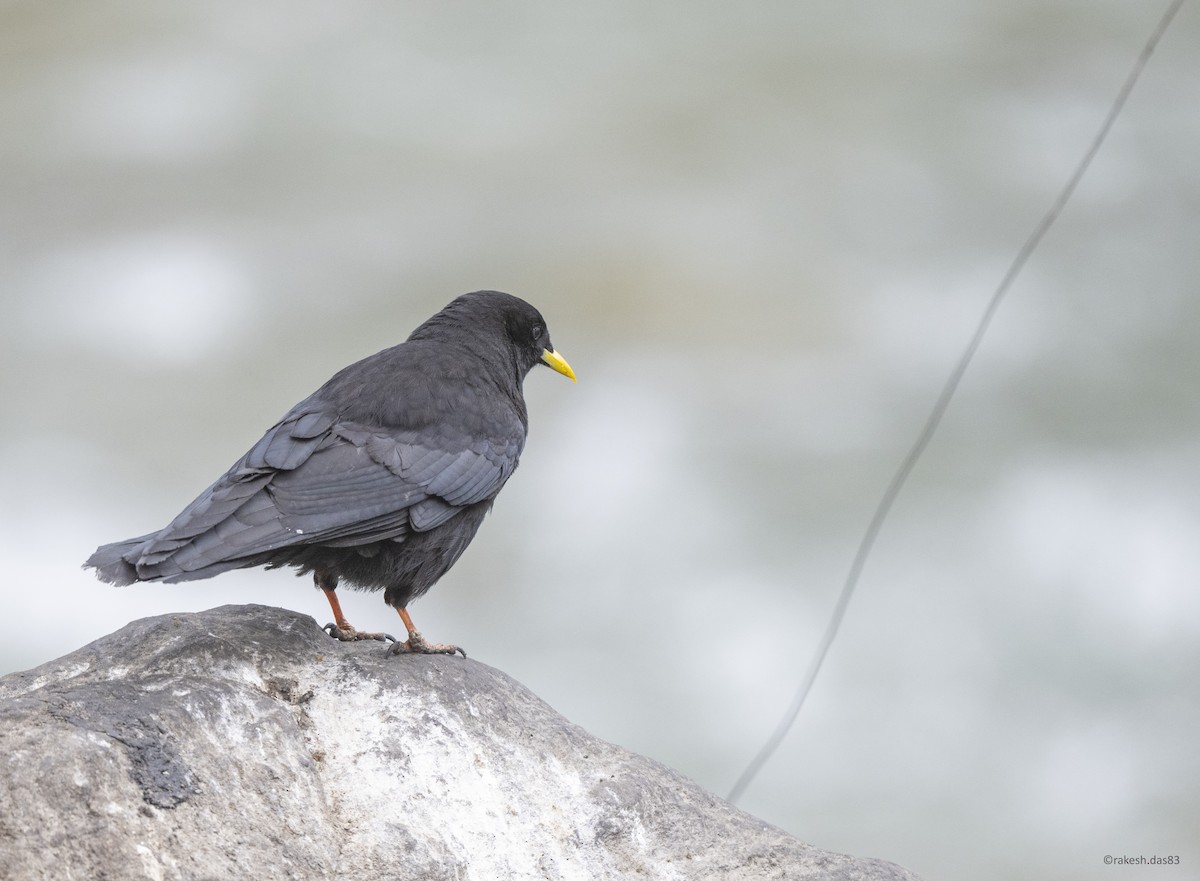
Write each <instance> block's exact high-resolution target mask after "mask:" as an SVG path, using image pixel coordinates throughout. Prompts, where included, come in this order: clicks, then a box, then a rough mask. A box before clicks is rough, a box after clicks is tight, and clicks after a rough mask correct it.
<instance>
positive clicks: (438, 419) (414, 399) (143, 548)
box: [84, 291, 575, 658]
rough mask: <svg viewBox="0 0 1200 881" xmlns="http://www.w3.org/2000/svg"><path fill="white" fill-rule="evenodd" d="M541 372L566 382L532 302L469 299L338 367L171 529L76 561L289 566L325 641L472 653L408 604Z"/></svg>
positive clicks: (129, 568)
mask: <svg viewBox="0 0 1200 881" xmlns="http://www.w3.org/2000/svg"><path fill="white" fill-rule="evenodd" d="M538 365H545V366H548V367H550V368H551V369H552V370H554V371H556V372H558V373H560V374H562V375H563V376H566V377H567V378H569V379H570V380H572V381H573V382H574V381H575V372H574V371H573V370H572V369H571V366H570V364H568V363H567V361H566V359H564V358H563V357H562V355H560V354H559V353H558V352H557V351H556V350H555V348H554V346H553V345H552V344H551V342H550V333H549V330H548V329H547V326H546V322H545V320H544V319H543V318H542V316H541V313H539V312H538V310H537V309H535V308H534V307H533V306H531V305H530V304H529V303H527V302H525V301H524V300H522V299H520V298H518V297H515V296H513V295H511V294H506V293H503V292H500V291H475V292H473V293H468V294H463V295H461V296H459V297H457V298H456V299H454V300H453V301H451V302H450V303H449V305H447V306H446V307H445V308H444V309H442V310H441V311H440V312H438V313H437V314H436V315H434V316H433V317H432V318H430V319H429V320H428V321H426V322H424V323H423V324H421V325H420V326H419V327H417V329H416V330H414V331H413V332H412V333H411V334H410V335H409V337H408V339H407V340H405V341H404V342H403V343H400V344H399V345H396V346H392V347H391V348H387V349H384V350H383V351H381V352H377V353H376V354H374V355H371V356H369V357H367V358H364V359H363V360H361V361H357V362H355V363H354V364H351V365H350V366H348V367H345V368H343V369H342V370H340V371H338V372H337V373H335V374H334V375H333V377H332V378H330V379H329V381H328V382H326V383H325V384H324V385H322V386H321V387H320V388H319V389H317V390H316V391H315V392H313V393H312V394H311V395H309V396H308V397H307V398H305V399H304V400H303V401H301V402H300V403H298V404H296V406H294V407H292V408H291V410H289V411H288V412H287V414H286V415H285V416H284V417H283V418H282V419H280V420H279V421H278V422H276V423H275V424H274V425H273V426H271V427H270V428H269V429H267V431H266V433H265V434H264V435H263V436H262V438H261V439H260V440H259V441H258V442H257V443H256V444H254V446H252V447H251V448H250V450H249V451H248V452H247V453H246V454H245V455H244V456H242V457H241V458H240V459H238V460H237V461H236V462H235V463H234V464H233V466H232V467H230V469H229V470H228V471H226V472H225V473H224V474H223V475H222V476H221V477H219V478H218V479H217V480H216V482H214V483H213V484H212V485H211V486H210V487H209V488H208V489H206V490H204V492H202V493H200V495H199V496H197V497H196V499H195V500H194V501H192V503H191V504H189V505H188V506H187V507H186V508H184V509H183V511H182V512H180V514H179V515H178V516H177V517H176V518H175V519H174V520H172V521H171V522H170V523H169V524H167V526H165V527H163V528H162V529H160V530H158V531H157V532H152V533H149V534H147V535H142V536H139V537H137V538H131V539H127V540H125V541H119V542H114V543H112V544H106V545H102V546H101V547H99V548H97V549H96V552H95V553H93V554H92V555H91V557H89V558H88V560H87V562H86V563H84V568H85V569H93V570H95V574H96V576H97V577H98V578H99V579H100V580H101V581H104V582H108V583H110V584H115V585H129V584H133V583H135V582H167V583H171V582H179V581H192V580H196V579H202V578H211V577H212V576H214V575H219V574H220V573H222V572H227V571H229V570H231V569H243V568H248V567H256V566H263V567H266V568H268V569H274V568H279V567H293V568H295V569H296V570H297V572H296V574H297V575H308V574H311V575H312V577H313V582H314V584H315V585H316V587H318V588H320V589H321V590H322V591H323V592H324V594H325V598H326V599H327V600H328V601H329V606H330V609H331V610H332V612H333V622H332V623H330V624H328V625H326V627H325V628H324V629H325V630H326V632H328V633H329V635H330V636H332V637H334V638H336V639H339V640H343V641H356V640H364V639H371V640H380V641H384V640H390V641H391V643H392V644H391V645H390V646H389V649H388V651H389V654H400V653H418V654H450V655H453V654H455V653H458V654H461V655H462V656H463V657H464V658H465V657H466V652H465V651H464V650H463V649H462V648H460V647H459V646H456V645H452V644H443V643H433V642H428V641H426V640H425V638H424V637H423V636H422V635H421V633H420V632H419V631H418V630H417V628H416V627H415V625H414V624H413V621H412V617H411V615H410V614H409V612H408V606H409V604H410V603H412V602H413V601H414V600H415V599H417V598H418V597H420V596H422V595H423V594H425V593H426V592H427V591H428V590H429V589H430V588H431V587H432V586H433V585H434V584H435V583H436V582H437V581H438V579H440V578H441V577H442V576H443V575H445V574H446V572H447V571H448V570H449V569H450V568H451V567H452V566H453V565H454V564H455V562H457V561H458V559H459V557H460V556H461V555H462V553H463V551H465V550H466V548H467V545H469V544H470V543H471V540H472V539H473V538H474V537H475V533H476V531H477V530H478V529H479V527H480V524H481V523H482V522H483V519H484V517H485V515H486V514H487V513H488V511H489V510H490V509H491V507H492V503H493V502H494V501H495V499H496V495H497V494H498V493H499V492H500V490H501V488H503V486H504V484H505V483H506V482H507V481H508V479H509V478H510V477H511V476H512V474H513V471H514V470H515V469H516V467H517V463H518V461H519V459H520V457H521V452H522V450H523V449H524V447H525V438H526V434H527V431H528V427H529V417H528V413H527V411H526V406H525V398H524V392H523V383H524V380H525V377H526V376H527V375H528V373H529V372H530V371H531V370H532V369H533V368H534V367H535V366H538ZM343 583H344V584H347V585H349V586H351V587H353V588H356V589H359V590H368V591H378V590H382V591H383V599H384V601H385V602H386V603H387V604H388V605H389V606H392V607H393V608H394V609H396V611H397V612H398V613H399V615H400V619H401V621H402V622H403V625H404V627H405V629H406V630H407V632H408V638H407V639H406V640H404V641H403V642H401V641H399V640H397V639H395V638H394V637H392V636H390V635H389V634H387V633H384V632H367V631H360V630H357V629H355V628H354V627H353V626H352V625H351V624H350V623H349V622H348V621H347V620H346V617H345V615H344V614H343V613H342V609H341V605H340V603H339V601H338V596H337V588H338V586H339V584H343Z"/></svg>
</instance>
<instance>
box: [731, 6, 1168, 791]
mask: <svg viewBox="0 0 1200 881" xmlns="http://www.w3.org/2000/svg"><path fill="white" fill-rule="evenodd" d="M1182 5H1183V0H1172V2H1171V4H1170V6H1168V7H1167V11H1166V13H1165V14H1164V15H1163V17H1162V19H1161V21H1159V23H1158V26H1157V27H1156V28H1155V29H1154V32H1153V33H1152V34H1151V35H1150V39H1149V40H1147V41H1146V45H1145V46H1144V47H1143V48H1142V51H1141V54H1140V55H1138V58H1137V61H1135V62H1134V65H1133V69H1132V70H1131V71H1130V73H1129V76H1127V77H1126V78H1125V82H1124V83H1123V84H1122V86H1121V89H1120V91H1119V92H1117V97H1116V99H1115V100H1114V101H1113V103H1112V107H1111V108H1109V111H1108V115H1107V116H1106V117H1105V119H1104V122H1103V124H1102V125H1101V126H1100V130H1099V132H1097V134H1096V137H1095V138H1094V139H1093V140H1092V143H1091V146H1090V147H1088V149H1087V152H1086V153H1085V154H1084V156H1083V158H1082V159H1081V160H1080V161H1079V164H1078V166H1076V168H1075V171H1074V173H1073V174H1072V175H1071V178H1070V180H1068V181H1067V184H1066V186H1065V187H1063V189H1062V192H1061V193H1059V195H1058V198H1057V199H1055V200H1054V202H1053V204H1052V205H1051V206H1050V208H1049V210H1047V211H1046V213H1045V214H1044V215H1043V216H1042V219H1041V220H1040V221H1039V222H1038V225H1037V226H1036V227H1035V228H1034V230H1033V233H1032V234H1030V236H1029V238H1027V239H1026V240H1025V243H1024V244H1023V245H1022V246H1021V249H1020V250H1019V251H1018V252H1017V255H1016V257H1014V258H1013V261H1012V263H1011V264H1010V265H1009V267H1008V271H1007V272H1005V273H1004V277H1003V278H1002V279H1001V280H1000V284H999V285H997V286H996V290H995V292H994V293H993V294H992V298H991V300H990V301H988V304H987V308H986V309H984V311H983V316H982V317H981V318H980V319H979V324H978V325H977V326H976V328H975V333H974V334H972V336H971V340H970V342H969V343H967V348H966V351H964V352H963V354H962V357H960V358H959V359H958V363H957V364H956V365H955V366H954V369H953V370H952V371H950V376H949V378H947V380H946V383H945V385H943V386H942V391H941V394H939V395H938V397H937V400H936V401H935V402H934V405H933V410H932V411H930V413H929V416H928V418H926V420H925V424H924V425H923V426H922V428H921V431H920V434H919V435H918V436H917V440H916V442H915V443H914V444H913V445H912V448H911V449H910V450H909V451H908V455H906V456H905V457H904V460H903V461H902V462H901V463H900V467H899V468H897V469H896V473H895V474H894V475H893V477H892V479H891V482H890V483H888V485H887V489H885V490H884V492H883V497H882V498H880V500H879V504H878V506H876V508H875V513H874V514H873V515H872V516H871V521H870V523H868V524H867V529H866V532H864V533H863V537H862V540H861V541H860V542H859V545H858V550H857V551H855V554H854V560H853V562H851V564H850V571H849V572H848V573H847V574H846V581H845V583H844V584H843V585H842V591H841V593H840V594H839V595H838V600H837V604H836V605H835V606H834V608H833V615H832V617H831V618H830V619H829V624H828V625H827V626H826V628H825V633H824V635H823V636H822V637H821V643H820V645H818V646H817V651H816V654H815V655H814V656H813V659H812V661H811V662H810V663H809V667H808V671H807V672H806V673H805V674H804V679H803V680H802V681H801V683H800V688H799V689H798V690H797V691H796V696H795V697H794V698H793V699H792V703H791V706H789V707H788V709H787V712H785V713H784V714H783V718H782V719H781V720H780V722H779V724H778V725H777V726H776V728H775V730H774V731H773V732H772V733H771V736H770V737H769V738H767V742H766V743H765V744H763V747H762V749H760V750H759V751H758V754H757V755H756V756H755V757H754V758H753V759H752V760H751V761H750V764H749V765H747V766H746V769H745V770H744V771H742V775H741V776H740V777H738V780H737V783H735V784H734V785H733V789H731V790H730V792H729V801H730V802H733V803H736V802H737V800H738V799H739V798H741V796H742V794H743V793H745V791H746V788H747V787H748V786H749V785H750V783H751V782H752V781H753V780H754V778H755V776H757V774H758V772H759V771H760V770H762V767H763V765H765V764H766V763H767V761H768V760H769V759H770V758H771V756H772V755H774V753H775V750H777V749H778V748H779V744H780V743H782V742H783V738H784V737H786V736H787V733H788V731H789V730H790V729H791V727H792V724H793V723H794V722H795V721H796V717H797V716H799V715H800V708H801V707H803V706H804V701H805V699H807V697H808V693H809V692H810V691H811V690H812V686H813V683H814V682H815V681H816V679H817V674H818V673H819V672H820V670H821V665H822V664H823V663H824V661H825V656H826V655H827V654H829V649H830V646H832V645H833V640H834V637H836V636H837V632H838V628H839V627H840V626H841V623H842V619H843V618H844V617H845V615H846V608H847V607H848V606H849V605H850V598H851V597H852V596H853V595H854V589H855V588H856V587H857V586H858V580H859V576H860V575H861V574H862V570H863V566H864V565H866V562H867V557H868V556H870V553H871V549H872V547H874V545H875V539H876V537H877V536H878V535H879V530H880V528H881V527H882V526H883V523H884V521H885V520H887V517H888V514H889V513H890V512H891V510H892V505H893V503H894V502H895V501H896V497H897V496H899V495H900V490H901V489H903V488H904V484H905V482H906V481H907V480H908V477H909V475H910V474H911V473H912V470H913V468H914V467H916V464H917V461H918V460H919V459H920V458H921V455H922V454H923V453H924V452H925V448H926V447H927V446H929V442H930V440H931V439H932V438H933V435H934V432H936V431H937V428H938V425H940V424H941V421H942V417H943V416H944V415H945V414H946V409H947V408H948V407H949V406H950V400H951V398H953V397H954V393H955V391H957V390H958V385H959V383H960V382H961V381H962V378H963V374H965V373H966V372H967V367H968V366H970V364H971V360H972V359H973V358H974V357H975V353H976V351H978V349H979V345H980V343H982V342H983V337H984V334H986V333H987V330H988V326H989V325H990V324H991V323H992V318H993V317H994V316H995V314H996V310H997V309H998V308H999V306H1000V301H1001V300H1003V299H1004V295H1005V294H1007V293H1008V289H1009V288H1010V287H1012V284H1013V282H1014V281H1015V280H1016V278H1017V276H1018V275H1020V273H1021V270H1022V269H1024V268H1025V264H1026V262H1027V261H1028V260H1029V257H1030V256H1031V255H1032V254H1033V252H1034V251H1035V250H1036V249H1037V246H1038V245H1039V244H1041V241H1042V239H1043V237H1045V235H1046V233H1047V232H1048V231H1049V229H1050V227H1051V226H1053V225H1054V222H1055V221H1056V220H1058V216H1059V215H1060V214H1061V213H1062V211H1063V208H1065V207H1066V204H1067V202H1068V201H1070V199H1071V196H1072V195H1073V194H1074V192H1075V188H1076V187H1078V186H1079V182H1080V181H1081V180H1082V179H1083V176H1084V174H1085V173H1086V172H1087V170H1088V167H1089V166H1090V165H1091V164H1092V160H1093V159H1095V158H1096V154H1097V153H1098V152H1099V151H1100V146H1101V145H1102V144H1103V143H1104V140H1105V138H1107V137H1108V133H1109V130H1110V129H1112V127H1113V123H1114V122H1116V120H1117V117H1118V116H1119V115H1120V114H1121V110H1122V108H1123V107H1124V106H1125V101H1126V99H1128V97H1129V94H1130V92H1132V91H1133V87H1134V84H1135V83H1137V81H1138V78H1139V77H1140V76H1141V75H1142V71H1143V69H1144V68H1145V67H1146V63H1147V62H1148V61H1149V60H1150V56H1151V55H1153V54H1154V50H1155V48H1157V46H1158V43H1159V41H1160V40H1161V39H1162V36H1163V34H1165V33H1166V32H1167V28H1168V27H1170V25H1171V21H1172V20H1173V19H1174V18H1175V13H1177V12H1178V11H1179V8H1180V7H1181V6H1182Z"/></svg>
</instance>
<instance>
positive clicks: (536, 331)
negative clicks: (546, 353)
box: [529, 324, 546, 342]
mask: <svg viewBox="0 0 1200 881" xmlns="http://www.w3.org/2000/svg"><path fill="white" fill-rule="evenodd" d="M545 331H546V329H545V328H544V327H542V326H541V325H540V324H535V325H534V326H533V327H532V328H530V330H529V335H530V336H532V337H533V339H534V341H535V342H536V341H537V340H540V339H541V338H542V334H543V333H545Z"/></svg>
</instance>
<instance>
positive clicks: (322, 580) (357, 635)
mask: <svg viewBox="0 0 1200 881" xmlns="http://www.w3.org/2000/svg"><path fill="white" fill-rule="evenodd" d="M313 579H314V580H315V581H316V582H317V587H319V588H321V590H322V591H323V592H324V593H325V599H327V600H329V608H331V609H332V610H333V623H332V624H326V625H325V627H324V629H325V630H326V631H327V632H328V633H329V635H330V636H332V637H333V638H334V639H340V640H342V641H343V642H355V641H357V640H360V639H377V640H380V641H381V642H382V641H384V640H388V639H390V640H391V641H392V642H395V641H396V638H395V637H394V636H388V635H387V634H386V633H367V632H365V631H361V630H355V629H354V627H353V626H351V624H350V622H349V621H347V620H346V616H345V615H343V614H342V604H341V603H340V602H338V596H337V579H336V578H331V577H329V576H327V575H325V574H324V573H320V572H318V573H316V574H314V575H313Z"/></svg>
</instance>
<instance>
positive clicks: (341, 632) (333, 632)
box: [321, 622, 396, 643]
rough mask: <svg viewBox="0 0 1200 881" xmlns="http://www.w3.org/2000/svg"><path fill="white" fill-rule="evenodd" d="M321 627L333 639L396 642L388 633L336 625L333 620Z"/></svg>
mask: <svg viewBox="0 0 1200 881" xmlns="http://www.w3.org/2000/svg"><path fill="white" fill-rule="evenodd" d="M321 629H322V630H324V631H325V632H326V633H328V634H329V635H330V636H332V637H333V638H334V639H340V640H341V641H342V642H357V641H358V640H360V639H375V640H378V641H379V642H385V641H387V640H391V641H392V642H393V643H394V642H396V637H394V636H392V635H391V634H390V633H368V632H367V631H365V630H355V629H354V628H353V627H351V626H350V625H349V624H347V625H345V626H344V627H338V626H337V625H336V624H334V623H333V622H330V623H329V624H326V625H325V626H324V627H322V628H321Z"/></svg>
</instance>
